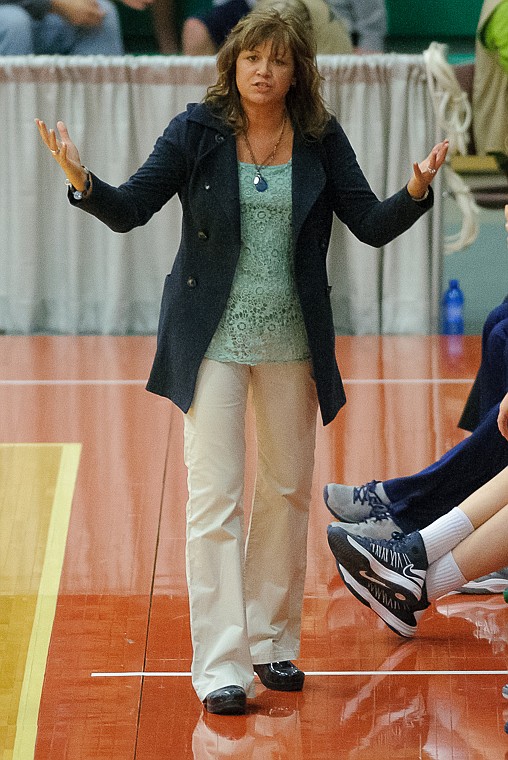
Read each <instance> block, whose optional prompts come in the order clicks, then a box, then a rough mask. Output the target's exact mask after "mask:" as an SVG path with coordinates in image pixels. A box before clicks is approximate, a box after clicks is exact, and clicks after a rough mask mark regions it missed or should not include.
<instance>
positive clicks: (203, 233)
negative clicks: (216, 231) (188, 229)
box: [198, 230, 208, 240]
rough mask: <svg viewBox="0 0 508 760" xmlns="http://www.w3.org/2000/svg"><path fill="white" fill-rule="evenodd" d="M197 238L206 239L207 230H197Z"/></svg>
mask: <svg viewBox="0 0 508 760" xmlns="http://www.w3.org/2000/svg"><path fill="white" fill-rule="evenodd" d="M198 238H199V239H200V240H208V232H206V231H205V230H199V232H198Z"/></svg>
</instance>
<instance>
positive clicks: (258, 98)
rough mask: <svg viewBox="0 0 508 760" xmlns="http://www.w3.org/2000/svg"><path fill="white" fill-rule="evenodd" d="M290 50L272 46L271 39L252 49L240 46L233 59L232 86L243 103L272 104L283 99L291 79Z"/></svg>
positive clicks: (292, 73) (293, 70)
mask: <svg viewBox="0 0 508 760" xmlns="http://www.w3.org/2000/svg"><path fill="white" fill-rule="evenodd" d="M294 73H295V64H294V60H293V55H292V53H291V51H290V50H285V51H282V50H276V49H275V48H272V40H267V41H266V42H263V43H260V44H259V45H257V47H255V48H254V50H242V51H241V52H240V54H239V56H238V58H237V60H236V86H237V87H238V91H239V93H240V98H241V100H242V103H243V104H244V105H255V106H274V105H281V104H283V103H284V102H285V98H286V93H287V91H288V90H289V88H290V87H291V85H292V84H293V82H294Z"/></svg>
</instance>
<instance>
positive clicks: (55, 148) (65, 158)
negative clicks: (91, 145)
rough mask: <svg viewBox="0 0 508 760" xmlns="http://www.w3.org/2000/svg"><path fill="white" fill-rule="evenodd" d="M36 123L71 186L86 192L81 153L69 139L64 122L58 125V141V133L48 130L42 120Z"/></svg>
mask: <svg viewBox="0 0 508 760" xmlns="http://www.w3.org/2000/svg"><path fill="white" fill-rule="evenodd" d="M35 123H36V124H37V129H38V130H39V133H40V136H41V137H42V140H43V142H44V144H45V145H46V146H47V148H48V149H49V150H50V151H51V153H52V155H53V158H54V159H55V161H56V162H57V164H59V165H60V166H61V167H62V169H63V171H64V173H65V176H66V177H67V179H68V180H69V182H70V183H71V185H73V187H75V188H76V190H84V189H85V183H86V180H87V173H86V170H85V168H84V166H83V165H82V163H81V159H80V157H79V151H78V149H77V148H76V146H75V145H74V143H73V142H72V140H71V138H70V137H69V132H68V131H67V127H66V126H65V124H64V123H63V121H58V122H57V124H56V126H57V129H58V134H59V137H60V139H57V133H56V131H55V130H54V129H48V128H47V126H46V124H45V123H44V122H43V121H41V119H36V120H35Z"/></svg>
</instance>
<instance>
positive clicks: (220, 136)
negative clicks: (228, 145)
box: [215, 135, 224, 145]
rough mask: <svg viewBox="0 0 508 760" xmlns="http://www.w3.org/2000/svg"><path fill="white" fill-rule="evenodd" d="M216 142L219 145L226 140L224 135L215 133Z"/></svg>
mask: <svg viewBox="0 0 508 760" xmlns="http://www.w3.org/2000/svg"><path fill="white" fill-rule="evenodd" d="M215 142H216V143H218V144H219V145H220V144H221V143H223V142H224V135H215Z"/></svg>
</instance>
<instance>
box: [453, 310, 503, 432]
mask: <svg viewBox="0 0 508 760" xmlns="http://www.w3.org/2000/svg"><path fill="white" fill-rule="evenodd" d="M506 319H508V298H507V299H505V300H504V301H503V303H501V304H499V306H496V307H495V308H494V309H492V311H491V312H490V314H489V315H488V317H487V319H486V320H485V323H484V325H483V330H482V359H481V364H480V367H479V369H478V372H477V375H476V379H475V381H474V384H473V387H472V388H471V391H470V393H469V396H468V398H467V401H466V404H465V406H464V410H463V412H462V415H461V417H460V420H459V423H458V426H459V427H460V428H462V429H463V430H470V431H472V430H474V429H475V427H476V426H477V425H478V423H479V422H480V420H481V419H483V417H484V416H485V414H486V413H487V412H488V411H489V409H490V408H491V407H492V406H494V404H498V403H499V402H500V401H501V399H502V398H503V395H504V391H503V392H501V395H499V391H498V390H496V395H493V394H492V391H491V389H490V388H489V380H488V377H484V374H485V366H484V365H485V363H486V361H487V346H488V341H489V336H490V335H491V333H492V331H493V330H494V328H495V327H496V326H497V325H498V324H499V323H501V322H503V321H504V320H506ZM503 374H504V371H503ZM496 385H497V383H496ZM505 390H508V386H505Z"/></svg>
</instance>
